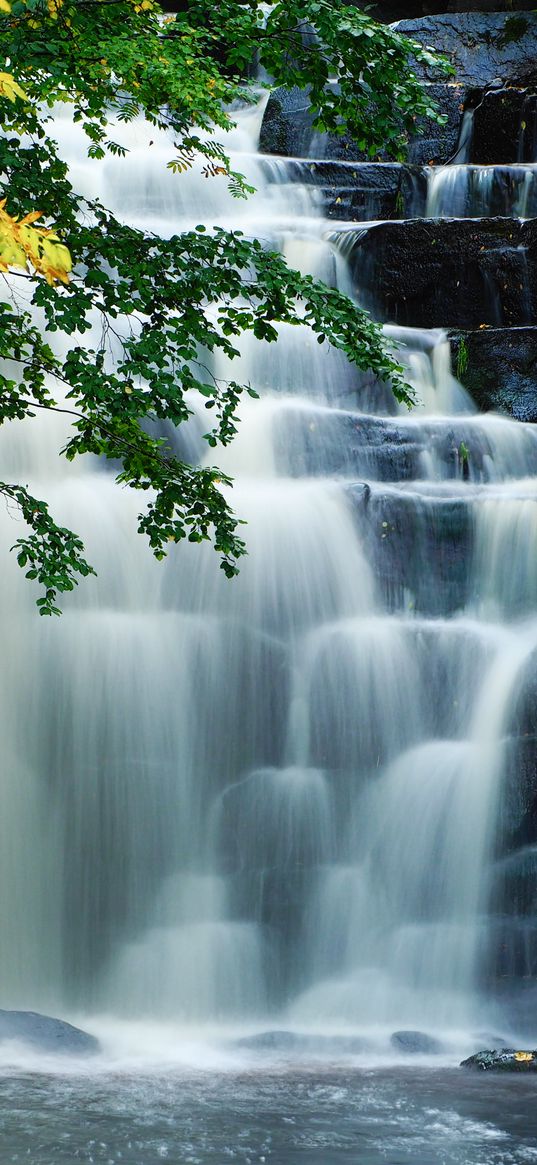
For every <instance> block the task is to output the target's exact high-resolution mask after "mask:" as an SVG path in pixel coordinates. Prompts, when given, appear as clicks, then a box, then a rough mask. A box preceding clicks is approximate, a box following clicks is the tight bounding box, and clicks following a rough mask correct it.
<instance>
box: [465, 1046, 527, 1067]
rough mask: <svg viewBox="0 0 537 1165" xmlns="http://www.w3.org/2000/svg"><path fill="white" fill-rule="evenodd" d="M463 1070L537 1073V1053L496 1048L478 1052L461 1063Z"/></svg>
mask: <svg viewBox="0 0 537 1165" xmlns="http://www.w3.org/2000/svg"><path fill="white" fill-rule="evenodd" d="M460 1066H461V1068H471V1069H472V1070H473V1071H475V1072H537V1052H536V1051H532V1052H516V1051H515V1050H514V1048H494V1049H493V1050H492V1051H489V1052H476V1053H475V1055H474V1056H469V1057H468V1059H467V1060H463V1061H462V1062H461V1065H460Z"/></svg>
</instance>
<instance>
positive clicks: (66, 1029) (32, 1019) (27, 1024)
mask: <svg viewBox="0 0 537 1165" xmlns="http://www.w3.org/2000/svg"><path fill="white" fill-rule="evenodd" d="M4 1040H18V1041H20V1042H21V1043H24V1044H28V1045H29V1046H30V1047H31V1048H33V1049H36V1050H38V1051H40V1052H60V1053H62V1054H63V1055H73V1056H75V1055H76V1056H80V1055H82V1056H88V1055H94V1054H95V1053H96V1052H98V1051H99V1041H98V1040H96V1039H95V1036H90V1035H89V1034H88V1032H85V1031H82V1030H81V1028H78V1027H73V1025H72V1024H70V1023H66V1022H65V1020H63V1019H54V1018H53V1017H52V1016H50V1015H40V1014H39V1013H38V1012H36V1011H3V1010H0V1042H3V1041H4Z"/></svg>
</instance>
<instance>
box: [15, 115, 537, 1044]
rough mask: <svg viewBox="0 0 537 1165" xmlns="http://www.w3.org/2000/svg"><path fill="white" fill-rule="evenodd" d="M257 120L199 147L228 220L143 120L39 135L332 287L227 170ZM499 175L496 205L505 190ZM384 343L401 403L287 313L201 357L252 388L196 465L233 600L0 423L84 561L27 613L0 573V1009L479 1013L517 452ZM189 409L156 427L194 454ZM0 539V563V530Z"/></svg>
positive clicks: (452, 188)
mask: <svg viewBox="0 0 537 1165" xmlns="http://www.w3.org/2000/svg"><path fill="white" fill-rule="evenodd" d="M261 114H262V103H261V104H260V105H259V106H258V107H257V108H256V109H254V110H249V111H248V112H244V113H239V114H237V121H238V128H237V129H236V130H235V131H233V133H232V134H231V135H230V139H229V149H230V151H231V152H232V154H233V161H234V165H235V168H237V169H239V170H241V171H242V172H243V173H245V174H246V176H247V178H248V181H249V182H252V183H253V185H255V187H256V189H257V193H256V194H255V196H254V197H253V198H252V199H251V200H250V201H249V202H247V203H246V204H244V203H242V202H238V203H237V202H236V201H234V200H233V199H232V198H231V197H230V196H229V195H228V193H227V189H226V185H225V181H224V180H222V179H219V178H214V179H207V178H204V177H203V176H202V175H201V173H198V172H196V171H195V170H193V171H192V172H190V173H189V174H186V175H181V176H177V175H172V174H171V173H170V171H169V170H167V169H166V165H165V163H166V161H167V159H168V156H169V150H168V147H169V143H168V142H167V141H166V139H165V138H163V137H159V136H158V134H156V132H155V130H154V129H153V128H151V129H149V128H148V127H145V126H144V125H143V124H136V125H134V126H131V127H125V126H117V127H115V133H116V136H117V137H118V139H120V140H122V141H123V142H125V144H126V145H127V146H128V147H129V153H128V155H127V157H126V158H125V159H123V160H121V159H117V158H114V157H107V159H106V160H105V161H104V162H101V163H99V162H96V161H88V159H87V158H85V157H84V152H83V144H82V142H81V140H80V135H79V132H78V129H77V127H75V126H73V125H72V123H71V122H70V121H69V119H68V118H67V117H65V115H63V116H62V117H59V118H58V121H57V123H56V128H55V132H56V134H57V136H58V140H59V141H60V145H61V150H62V153H63V155H64V156H65V158H66V159H67V160H68V162H69V163H70V166H71V172H72V175H73V181H74V182H75V184H76V185H77V186H78V187H79V188H80V189H82V190H83V192H85V193H87V194H88V195H91V194H95V195H98V196H99V197H100V198H101V200H102V201H103V202H104V204H105V205H107V206H109V207H110V209H111V210H113V211H116V212H117V213H118V214H119V215H121V217H122V218H123V219H125V220H126V221H127V222H129V223H131V224H133V225H135V226H143V227H144V228H146V229H153V230H155V231H158V232H159V233H160V234H163V235H170V234H172V233H174V232H177V231H180V230H182V229H185V228H187V227H190V226H192V225H195V224H196V223H197V222H199V221H200V219H201V220H202V221H204V222H206V223H208V224H209V225H211V224H213V223H217V222H218V223H219V224H221V225H224V226H229V227H233V226H240V228H241V229H242V230H243V231H245V232H246V233H247V234H253V235H256V236H257V237H259V238H263V239H266V240H268V241H269V242H270V244H271V245H272V246H277V247H279V248H280V249H281V250H282V251H283V253H284V254H285V255H286V257H287V259H288V261H289V262H290V264H291V265H295V266H296V267H300V269H302V270H309V271H312V272H313V273H315V274H317V275H321V276H322V277H323V278H324V279H326V280H327V281H328V282H330V283H332V284H338V285H339V286H342V287H344V288H347V287H348V285H349V283H348V277H347V274H346V270H345V247H344V234H341V235H340V236H339V238H336V237H335V236H334V235H333V232H329V231H328V224H327V223H326V222H325V221H324V220H323V218H322V215H321V212H320V208H319V202H318V200H317V197H316V192H315V188H314V187H312V186H311V185H308V184H307V183H305V184H301V183H300V181H299V180H298V181H297V175H298V179H299V178H300V170H299V168H298V169H297V166H296V163H293V162H292V161H291V160H289V161H286V160H285V159H278V160H274V159H271V160H268V159H263V158H261V157H260V156H259V155H258V154H257V152H256V140H257V134H258V131H259V124H260V118H261ZM519 170H520V172H521V175H522V177H520V179H519V178H518V176H517V175H518V171H519ZM463 175H464V177H463ZM495 175H496V172H495V171H494V172H493V171H492V170H488V171H487V173H486V175H484V172H483V171H481V170H478V169H474V168H468V167H461V166H451V167H449V168H446V170H442V171H438V172H437V173H436V175H435V182H434V184H433V189H432V191H430V195H429V210H428V213H430V214H435V215H443V214H455V215H457V214H470V213H472V212H473V211H472V207H474V200H475V199H476V198H477V199H478V200H479V213H482V211H483V208H485V204H486V205H487V206H488V203H487V199H490V198H491V197H492V194H491V189H492V185H493V184H494V182H495V181H496V177H495ZM528 175H529V176H530V177H531V181H530V180H529V178H528ZM527 179H528V180H527ZM513 182H514V185H515V187H516V197H517V198H518V199H519V200H522V201H520V205H521V206H522V205H524V206H527V205H528V204H529V203H528V200H530V201H531V200H532V199H534V198H535V191H534V185H533V172H530V170H529V169H528V168H526V169H524V168H522V167H519V168H518V169H517V174H516V175H515V176H514V178H513ZM523 199H526V201H525V202H524V203H523ZM470 204H471V205H470ZM386 334H387V338H388V340H389V341H390V342H391V343H393V344H394V345H397V352H398V354H399V355H400V357H401V359H402V360H403V362H404V364H405V365H406V368H407V371H408V377H409V379H410V381H411V382H412V383H413V384H414V385H415V388H416V391H417V394H418V398H419V401H418V407H417V408H416V410H415V411H412V412H411V413H407V412H406V411H403V410H402V409H401V408H400V407H398V406H396V404H395V402H394V400H393V397H392V396H391V393H390V390H389V388H387V386H385V385H379V384H375V383H372V382H371V378H368V377H366V376H364V375H363V374H360V373H358V372H357V371H356V370H355V369H353V368H352V367H351V366H350V365H349V364H348V363H347V361H346V360H345V358H344V357H343V356H342V355H341V353H338V352H335V351H331V350H330V349H328V348H327V346H323V348H322V349H321V348H320V347H319V346H318V344H317V343H316V342H315V340H314V338H313V337H312V336H311V335H310V334H309V332H308V330H307V329H306V328H305V327H303V326H302V325H300V324H299V325H298V326H296V327H283V326H282V327H281V328H280V335H279V340H278V343H277V344H276V345H275V346H273V345H271V346H270V347H269V346H267V345H266V344H263V343H260V342H258V341H256V340H255V339H253V338H252V337H249V336H247V337H245V338H244V339H243V341H242V348H241V351H242V356H241V360H240V367H236V366H235V364H233V365H231V366H230V365H228V364H227V363H226V362H225V361H223V360H222V358H220V357H219V358H218V360H219V362H218V364H215V369H214V370H215V372H216V374H217V375H218V376H225V375H226V374H227V373H228V371H229V368H230V367H232V368H233V376H234V377H235V378H236V379H242V380H243V381H245V382H247V381H249V382H250V383H251V384H252V385H253V386H254V387H255V388H256V389H258V390H259V392H260V394H261V400H260V401H259V402H253V401H251V400H248V401H246V402H244V404H243V406H242V407H241V413H240V417H241V420H240V425H239V432H238V435H237V437H236V439H235V440H234V441H233V442H232V444H231V446H230V447H229V448H228V449H226V450H223V451H220V452H219V454H218V455H217V454H216V453H214V452H212V451H211V452H210V454H207V456H206V460H207V463H208V464H210V463H212V462H213V461H215V460H216V461H218V462H219V464H221V465H222V468H223V469H224V470H225V472H226V473H229V474H230V475H231V476H232V477H233V478H234V485H233V489H232V492H231V495H230V496H231V501H232V503H233V506H234V508H235V510H236V512H237V513H238V515H239V516H240V517H241V518H242V519H244V520H245V521H246V523H247V525H246V526H245V527H244V531H245V538H246V542H247V546H248V557H247V558H246V559H245V560H244V563H243V565H242V568H241V572H240V575H239V577H238V579H236V580H235V581H233V582H229V581H228V580H226V579H225V578H224V577H223V575H222V572H221V571H220V570H219V568H218V561H217V559H216V556H215V554H214V552H213V551H212V550H211V548H209V547H206V546H201V547H192V546H179V547H177V549H175V550H174V552H173V553H172V554H170V556H169V558H168V559H167V560H166V562H165V563H164V564H161V565H157V564H156V563H155V562H154V561H153V560H152V558H151V555H150V553H149V550H148V548H147V546H146V545H145V544H144V543H143V542H142V540H141V539H140V538H139V537H137V536H136V534H135V533H134V528H135V516H136V514H137V512H138V509H139V500H138V498H137V497H136V495H135V494H133V493H131V492H129V491H125V490H120V489H118V488H117V487H116V486H115V485H114V483H113V480H112V477H111V475H110V472H109V470H107V469H106V467H103V466H101V465H100V464H99V463H98V462H97V461H95V460H89V459H88V460H81V461H80V462H75V463H74V464H71V465H66V464H65V465H64V464H63V463H61V462H60V461H58V458H57V456H56V452H55V451H56V449H57V448H58V447H59V446H60V445H61V443H62V434H63V433H64V430H65V424H64V421H63V420H62V419H61V418H60V419H58V418H53V417H52V418H51V417H48V418H47V417H45V418H37V419H35V420H34V421H32V422H29V421H28V422H27V421H25V422H24V425H23V426H21V425H18V424H16V423H14V424H11V425H10V426H9V428H6V431H5V432H4V431H3V432H2V433H1V434H0V444H1V449H2V454H3V458H4V464H5V465H6V466H9V472H10V473H11V472H13V473H22V474H23V475H24V478H25V480H26V479H27V478H29V479H30V485H31V487H34V488H35V489H36V490H38V491H40V492H41V493H42V494H43V496H45V497H46V498H47V499H50V501H51V508H52V510H53V513H54V514H55V515H56V516H57V517H58V519H59V520H60V521H61V522H64V523H65V524H69V525H72V526H73V527H74V528H75V529H76V530H77V531H80V533H81V535H82V536H83V537H84V539H85V542H86V546H87V553H88V557H89V559H90V561H92V562H93V563H94V564H95V566H96V567H97V569H98V578H97V579H89V580H88V581H87V582H86V583H84V585H83V586H81V587H80V588H79V590H78V591H77V592H76V593H73V594H72V595H69V596H67V598H66V600H65V613H64V615H63V617H62V619H61V621H57V622H54V624H53V625H47V626H43V621H40V620H38V619H37V616H36V615H35V613H34V611H33V608H32V603H33V598H34V596H33V593H32V591H31V588H29V587H28V586H27V584H25V583H24V582H23V581H22V580H21V578H20V574H19V573H18V572H17V568H16V565H14V564H13V562H12V556H11V558H10V556H9V555H8V554H6V553H4V557H3V560H2V561H3V586H4V601H3V604H2V616H1V621H2V633H3V637H4V643H5V648H4V655H5V658H7V659H9V660H10V661H11V662H10V664H9V667H8V668H7V669H6V670H5V671H4V674H3V677H2V688H1V700H0V708H1V716H2V730H3V742H4V751H3V756H4V773H3V780H2V792H1V801H0V806H1V812H0V820H1V830H2V846H1V847H0V855H1V856H0V872H1V874H2V888H3V905H2V912H1V914H0V952H1V953H0V986H1V995H0V1002H1V1003H2V1006H23V1007H31V1008H44V1007H49V1008H50V1007H52V1006H55V1007H56V1008H62V1009H63V1011H64V1013H65V1011H66V1010H67V1012H68V1013H70V1014H77V1013H78V1014H80V1013H81V1012H86V1013H90V1014H91V1013H96V1012H108V1013H111V1014H115V1015H120V1016H124V1017H126V1018H131V1017H132V1018H139V1017H145V1018H148V1019H151V1018H157V1019H172V1020H178V1021H182V1022H184V1023H188V1024H201V1025H205V1026H206V1027H207V1026H209V1027H214V1025H215V1024H218V1023H221V1024H234V1025H236V1024H244V1023H249V1024H253V1025H258V1024H261V1023H263V1024H265V1023H271V1024H272V1025H274V1024H277V1025H279V1026H283V1025H287V1026H299V1027H306V1028H308V1029H310V1028H313V1029H319V1028H329V1029H345V1030H346V1029H347V1028H348V1027H349V1026H351V1027H354V1028H356V1029H360V1030H362V1029H366V1028H367V1029H371V1030H376V1031H378V1032H381V1033H386V1032H389V1031H390V1030H392V1029H393V1027H394V1026H399V1027H400V1026H403V1025H404V1026H415V1027H421V1026H424V1025H425V1026H427V1028H428V1029H435V1028H439V1027H441V1028H450V1027H451V1028H457V1027H463V1026H464V1027H466V1028H468V1026H469V1025H471V1024H472V1023H475V1024H478V1023H479V1022H481V1016H482V1015H483V1014H485V1011H484V1008H485V1003H484V1002H483V994H482V991H481V983H482V980H483V979H484V977H486V976H485V971H484V966H483V964H484V959H485V952H486V949H487V943H488V937H487V936H488V922H487V912H488V910H489V889H490V884H491V873H490V870H491V862H492V861H493V858H494V848H493V847H494V835H495V821H496V816H497V805H498V800H499V796H500V791H501V788H502V780H503V772H504V767H503V766H504V760H503V758H504V752H503V741H504V738H505V736H506V735H507V734H508V733H509V732H510V731H511V728H510V725H511V722H512V718H513V716H514V710H515V707H517V706H518V705H517V701H520V698H521V691H522V692H523V691H524V690H525V689H524V684H525V683H526V681H527V683H528V684H530V682H531V668H529V662H531V656H532V652H533V651H534V649H535V647H536V646H537V628H536V625H535V623H534V622H532V618H531V615H532V611H534V609H535V601H536V598H537V582H536V579H535V562H536V561H537V559H536V554H535V540H536V536H537V535H536V523H535V509H534V507H535V496H534V495H535V490H534V487H533V485H532V484H531V483H530V482H529V480H528V479H529V478H530V476H531V475H532V474H534V473H535V471H536V468H537V435H536V433H535V431H534V429H533V428H532V427H531V426H523V425H520V424H517V423H515V422H512V421H509V420H507V419H506V418H502V417H494V416H488V417H487V416H480V415H478V414H477V413H476V411H475V408H474V406H473V405H472V402H471V400H470V398H469V397H468V396H467V394H466V393H465V392H464V389H463V388H462V387H461V386H460V385H459V384H458V383H457V381H456V380H455V378H454V377H453V375H452V373H451V370H450V361H449V345H448V343H447V340H446V337H445V335H444V334H443V333H442V332H441V331H434V332H423V331H419V330H417V329H411V328H405V329H403V328H390V327H387V328H386ZM325 349H326V350H325ZM191 403H192V408H193V411H194V416H193V419H192V421H191V422H190V423H189V425H188V427H187V431H186V436H185V433H183V432H182V431H179V432H178V433H177V434H176V435H175V436H174V435H171V436H170V440H172V441H173V442H177V449H178V451H179V452H180V453H183V454H184V451H185V449H186V450H187V455H188V456H192V457H202V456H204V449H205V448H206V447H205V444H204V442H203V440H202V436H201V434H202V433H203V430H204V424H203V416H204V410H203V402H202V401H201V400H200V401H197V400H195V399H193V400H192V402H191ZM5 472H7V470H6V471H5ZM0 531H1V540H2V547H3V550H5V549H7V548H8V547H9V546H10V545H11V543H12V542H13V541H14V539H15V536H16V535H15V534H14V523H13V518H12V515H11V514H9V513H8V512H7V511H3V512H2V518H1V524H0ZM521 620H523V621H522V622H521ZM383 1038H384V1037H383Z"/></svg>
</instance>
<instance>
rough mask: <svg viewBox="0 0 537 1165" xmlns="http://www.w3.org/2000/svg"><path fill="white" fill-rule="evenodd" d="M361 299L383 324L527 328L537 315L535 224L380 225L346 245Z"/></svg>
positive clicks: (447, 222) (475, 221)
mask: <svg viewBox="0 0 537 1165" xmlns="http://www.w3.org/2000/svg"><path fill="white" fill-rule="evenodd" d="M346 249H347V251H348V252H349V251H350V255H351V260H350V261H351V267H352V270H353V274H354V279H355V284H356V289H357V293H358V294H360V293H361V294H362V297H365V304H364V306H366V307H367V308H368V309H369V310H370V311H372V313H373V314H374V315H375V316H376V317H377V318H378V319H381V320H383V321H385V322H390V323H397V324H403V325H408V326H410V327H423V328H435V327H442V326H445V327H450V328H457V327H461V328H468V327H470V328H478V327H480V326H482V325H488V326H496V327H517V326H521V325H524V324H529V323H531V322H532V321H533V319H534V318H535V312H536V310H537V223H536V221H535V220H528V221H527V222H520V221H518V220H512V219H473V220H466V221H459V220H449V219H442V220H428V221H422V222H419V221H416V220H414V221H411V222H404V223H397V222H392V223H379V224H378V225H375V226H373V227H370V228H368V229H367V230H362V231H360V230H358V231H356V234H355V237H354V240H352V241H351V240H347V246H346Z"/></svg>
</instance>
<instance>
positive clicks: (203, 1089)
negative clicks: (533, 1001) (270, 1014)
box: [0, 1065, 537, 1165]
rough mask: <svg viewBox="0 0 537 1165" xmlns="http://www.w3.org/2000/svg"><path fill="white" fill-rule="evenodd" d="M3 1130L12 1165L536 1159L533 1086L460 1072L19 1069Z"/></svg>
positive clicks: (4, 1094)
mask: <svg viewBox="0 0 537 1165" xmlns="http://www.w3.org/2000/svg"><path fill="white" fill-rule="evenodd" d="M500 1114H501V1115H500ZM0 1129H1V1144H2V1154H1V1160H2V1162H3V1165H7V1163H8V1162H9V1163H11V1162H15V1161H16V1162H23V1161H31V1162H32V1165H61V1163H69V1165H75V1163H78V1162H102V1163H105V1165H153V1162H155V1163H157V1162H162V1161H166V1162H168V1163H169V1165H172V1163H173V1165H206V1163H209V1162H211V1163H212V1162H214V1163H217V1165H224V1163H225V1162H228V1161H229V1162H237V1163H241V1165H258V1163H260V1162H273V1163H274V1165H295V1163H296V1165H339V1163H340V1162H348V1163H349V1165H350V1163H351V1162H352V1163H353V1165H354V1163H356V1165H377V1162H379V1163H380V1162H384V1163H388V1165H406V1163H408V1165H433V1163H435V1165H436V1163H437V1162H438V1163H439V1165H440V1163H442V1165H518V1163H521V1165H522V1163H523V1162H534V1161H537V1111H536V1108H535V1080H534V1079H530V1078H524V1079H521V1078H520V1077H517V1078H516V1079H513V1078H510V1079H505V1080H504V1079H503V1078H499V1077H484V1076H476V1077H474V1076H467V1075H466V1074H463V1073H461V1072H460V1071H459V1070H458V1069H456V1068H443V1069H440V1070H439V1069H433V1068H430V1069H428V1068H420V1069H418V1070H416V1069H415V1068H413V1069H396V1070H395V1069H383V1070H382V1069H381V1070H364V1069H356V1068H353V1067H352V1066H349V1067H346V1068H343V1067H340V1068H330V1067H327V1068H326V1069H325V1070H323V1071H322V1073H320V1072H319V1069H318V1066H317V1067H312V1068H311V1070H308V1069H307V1068H304V1067H299V1068H298V1069H297V1068H296V1066H295V1067H293V1066H292V1065H288V1066H285V1065H280V1066H279V1067H272V1068H270V1069H269V1070H264V1071H262V1072H260V1071H259V1070H258V1069H255V1068H251V1069H249V1070H243V1071H241V1072H239V1073H237V1072H235V1071H232V1072H222V1071H218V1072H214V1071H213V1070H211V1071H207V1072H200V1071H199V1070H196V1071H195V1072H194V1073H191V1072H189V1073H185V1072H183V1071H178V1070H177V1069H175V1070H173V1071H171V1072H168V1073H166V1074H164V1073H155V1074H154V1075H151V1076H148V1075H145V1074H144V1075H142V1074H140V1075H138V1074H123V1073H121V1074H116V1073H114V1072H111V1073H109V1072H106V1073H103V1074H102V1075H100V1074H99V1073H96V1074H92V1075H87V1074H86V1073H85V1072H81V1073H80V1074H75V1075H69V1076H62V1075H41V1074H39V1073H31V1074H27V1073H20V1072H15V1073H14V1074H13V1075H5V1076H4V1077H3V1080H2V1086H1V1089H0Z"/></svg>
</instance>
